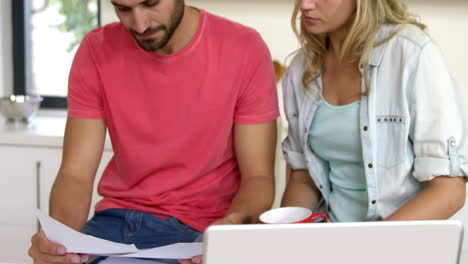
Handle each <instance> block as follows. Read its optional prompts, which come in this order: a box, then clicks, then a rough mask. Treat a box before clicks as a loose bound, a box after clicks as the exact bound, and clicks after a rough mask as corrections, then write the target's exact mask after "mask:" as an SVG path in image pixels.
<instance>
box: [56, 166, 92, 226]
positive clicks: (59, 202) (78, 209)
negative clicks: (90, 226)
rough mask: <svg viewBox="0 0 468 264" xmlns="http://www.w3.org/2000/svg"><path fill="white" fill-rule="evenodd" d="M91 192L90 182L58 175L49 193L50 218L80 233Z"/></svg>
mask: <svg viewBox="0 0 468 264" xmlns="http://www.w3.org/2000/svg"><path fill="white" fill-rule="evenodd" d="M92 191H93V183H92V182H91V183H90V182H85V181H80V180H76V178H73V177H69V176H64V175H59V176H58V177H57V179H56V180H55V182H54V185H53V186H52V191H51V193H50V200H49V213H50V216H51V217H52V218H54V219H56V220H57V221H60V222H61V223H63V224H65V225H67V226H69V227H70V228H73V229H75V230H78V231H80V230H81V229H82V228H83V226H84V225H85V223H86V221H87V219H88V214H89V209H90V205H91V198H92Z"/></svg>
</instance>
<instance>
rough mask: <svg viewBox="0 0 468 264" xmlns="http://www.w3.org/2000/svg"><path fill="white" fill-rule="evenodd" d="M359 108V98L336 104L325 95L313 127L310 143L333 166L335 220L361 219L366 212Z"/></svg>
mask: <svg viewBox="0 0 468 264" xmlns="http://www.w3.org/2000/svg"><path fill="white" fill-rule="evenodd" d="M359 108H360V102H359V101H357V102H354V103H351V104H347V105H343V106H334V105H330V104H329V103H327V102H326V101H325V100H324V99H323V98H322V100H321V102H320V105H319V106H318V108H317V110H316V113H315V116H314V119H313V120H312V123H311V127H310V132H309V146H310V147H311V149H312V151H313V152H315V154H317V155H318V156H319V157H320V158H322V159H323V160H325V161H327V162H328V164H329V166H330V175H329V177H330V182H331V192H330V199H329V218H330V221H332V222H355V221H361V220H363V219H364V218H365V217H366V215H367V192H366V176H365V172H364V164H363V159H362V149H361V138H360V133H359V132H360V131H359Z"/></svg>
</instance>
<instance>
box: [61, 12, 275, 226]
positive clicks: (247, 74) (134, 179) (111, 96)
mask: <svg viewBox="0 0 468 264" xmlns="http://www.w3.org/2000/svg"><path fill="white" fill-rule="evenodd" d="M200 12H201V18H200V24H199V27H198V30H197V32H196V35H195V36H194V38H193V39H192V41H191V42H190V43H189V44H188V45H187V46H186V47H185V48H184V49H183V50H181V51H179V52H177V53H175V54H172V55H168V56H161V55H158V54H155V53H153V52H148V51H145V50H143V49H141V48H140V47H139V46H138V45H137V43H136V41H135V40H134V39H133V37H132V36H131V35H130V33H128V32H127V31H126V30H125V29H124V27H123V26H122V25H121V24H120V23H114V24H110V25H107V26H104V27H101V28H98V29H96V30H94V31H92V32H90V33H89V34H88V35H87V36H86V37H85V39H84V40H83V42H82V44H81V46H80V48H79V50H78V52H77V54H76V56H75V59H74V62H73V66H72V69H71V72H70V78H69V92H68V104H69V109H68V115H69V116H70V117H75V118H98V119H105V120H106V122H107V126H108V129H109V134H110V137H111V141H112V147H113V149H114V157H113V158H112V160H111V161H110V162H109V164H108V166H107V168H106V170H105V171H104V173H103V175H102V178H101V180H100V182H99V187H98V191H99V194H100V195H102V196H103V197H104V198H103V199H102V200H101V201H100V202H99V203H98V204H97V205H96V208H95V209H96V210H97V211H101V210H105V209H109V208H125V209H134V210H138V211H143V212H147V213H151V214H154V215H157V216H159V217H161V216H162V217H168V216H175V217H177V218H178V219H179V220H180V221H182V222H183V223H185V224H187V225H189V226H191V227H193V228H195V229H197V230H199V231H203V230H204V229H205V228H206V227H207V226H208V225H209V224H210V223H212V222H213V221H215V220H217V219H219V218H221V217H223V215H224V214H225V213H226V211H227V210H228V209H229V206H230V204H231V201H232V199H233V197H234V195H235V194H236V192H237V190H238V188H239V184H240V172H239V168H238V165H237V162H236V158H235V153H234V145H233V125H234V123H238V124H256V123H264V122H268V121H271V120H274V119H276V118H277V117H278V115H279V112H278V103H277V94H276V88H275V79H274V72H273V66H272V61H271V57H270V54H269V51H268V49H267V47H266V45H265V43H264V42H263V40H262V39H261V37H260V35H259V34H258V33H257V32H255V31H254V30H253V29H250V28H247V27H245V26H242V25H240V24H237V23H234V22H231V21H229V20H226V19H224V18H220V17H217V16H214V15H212V14H209V13H207V12H205V11H203V10H200ZM252 162H255V161H254V160H253V161H252Z"/></svg>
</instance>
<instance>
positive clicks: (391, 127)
mask: <svg viewBox="0 0 468 264" xmlns="http://www.w3.org/2000/svg"><path fill="white" fill-rule="evenodd" d="M376 118H377V120H376V123H377V126H376V127H377V131H376V132H377V133H376V139H377V164H378V165H379V166H381V167H384V168H392V167H395V166H398V165H400V164H401V163H402V162H403V161H404V159H405V149H406V148H405V133H404V132H405V121H406V120H405V117H403V116H398V115H381V116H377V117H376Z"/></svg>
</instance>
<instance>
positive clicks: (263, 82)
mask: <svg viewBox="0 0 468 264" xmlns="http://www.w3.org/2000/svg"><path fill="white" fill-rule="evenodd" d="M244 47H245V55H244V56H245V60H244V64H243V65H244V67H243V69H240V70H241V71H242V72H243V74H242V75H241V78H242V79H241V80H240V82H241V90H240V93H239V96H238V98H237V103H236V109H235V114H234V122H235V123H239V124H259V123H265V122H268V121H272V120H275V119H276V118H277V117H278V116H279V110H278V95H277V91H276V83H275V80H276V79H275V75H274V68H273V62H272V59H271V55H270V52H269V50H268V47H267V46H266V44H265V42H264V41H263V39H262V38H261V37H260V35H259V34H258V33H256V34H255V35H254V37H253V38H251V40H250V42H248V43H245V46H244Z"/></svg>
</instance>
